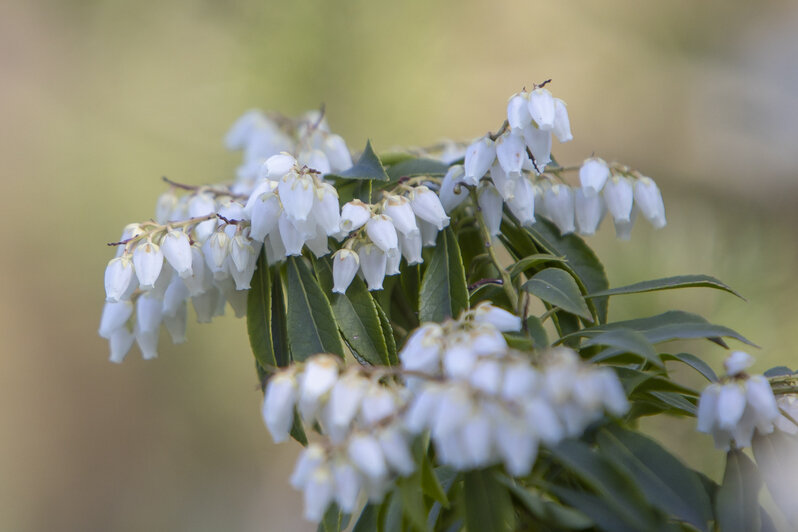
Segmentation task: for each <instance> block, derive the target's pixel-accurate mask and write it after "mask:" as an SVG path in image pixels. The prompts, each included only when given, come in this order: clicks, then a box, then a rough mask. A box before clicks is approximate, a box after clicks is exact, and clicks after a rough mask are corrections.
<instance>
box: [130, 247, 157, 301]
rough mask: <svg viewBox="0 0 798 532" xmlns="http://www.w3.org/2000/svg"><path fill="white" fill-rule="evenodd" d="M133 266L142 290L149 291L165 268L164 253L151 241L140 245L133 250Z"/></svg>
mask: <svg viewBox="0 0 798 532" xmlns="http://www.w3.org/2000/svg"><path fill="white" fill-rule="evenodd" d="M133 266H134V267H135V270H136V277H138V280H139V285H140V286H141V289H142V290H149V289H151V288H153V286H154V285H155V281H157V280H158V276H159V275H160V274H161V268H163V252H162V251H161V247H160V246H159V245H158V244H153V243H152V242H150V241H149V240H147V241H145V242H141V243H139V245H138V246H136V249H135V250H133Z"/></svg>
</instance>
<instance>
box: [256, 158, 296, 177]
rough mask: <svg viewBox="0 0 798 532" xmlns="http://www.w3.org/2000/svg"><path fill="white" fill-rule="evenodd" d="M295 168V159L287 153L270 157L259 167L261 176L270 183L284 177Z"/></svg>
mask: <svg viewBox="0 0 798 532" xmlns="http://www.w3.org/2000/svg"><path fill="white" fill-rule="evenodd" d="M296 166H297V162H296V159H294V157H293V156H292V155H289V154H288V153H278V154H277V155H272V156H271V157H269V158H268V159H266V161H265V162H264V163H263V166H262V167H261V174H262V175H261V176H260V177H264V178H266V179H270V180H272V181H277V180H278V179H280V178H281V177H283V176H284V175H286V174H288V172H290V171H291V170H292V169H294V168H295V167H296Z"/></svg>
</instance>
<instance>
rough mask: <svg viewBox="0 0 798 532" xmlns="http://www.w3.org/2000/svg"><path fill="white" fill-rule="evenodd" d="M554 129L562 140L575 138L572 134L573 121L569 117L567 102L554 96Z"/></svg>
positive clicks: (555, 133) (566, 140) (558, 138)
mask: <svg viewBox="0 0 798 532" xmlns="http://www.w3.org/2000/svg"><path fill="white" fill-rule="evenodd" d="M552 131H553V133H554V136H555V137H557V140H559V141H560V142H568V141H569V140H573V138H574V136H573V135H571V121H570V120H569V119H568V109H566V107H565V102H564V101H562V100H561V99H559V98H554V128H553V130H552Z"/></svg>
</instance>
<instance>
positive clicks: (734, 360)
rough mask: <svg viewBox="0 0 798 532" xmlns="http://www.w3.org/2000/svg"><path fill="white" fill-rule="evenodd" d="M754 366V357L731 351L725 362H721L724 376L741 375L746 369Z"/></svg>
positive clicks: (742, 352) (743, 352)
mask: <svg viewBox="0 0 798 532" xmlns="http://www.w3.org/2000/svg"><path fill="white" fill-rule="evenodd" d="M753 364H754V357H752V356H751V355H749V354H748V353H746V352H745V351H732V352H731V353H730V354H729V356H728V357H726V360H724V361H723V367H724V369H725V370H726V374H727V375H729V376H732V377H733V376H735V375H739V374H741V373H743V372H744V371H745V370H746V369H748V368H750V367H751V366H752V365H753Z"/></svg>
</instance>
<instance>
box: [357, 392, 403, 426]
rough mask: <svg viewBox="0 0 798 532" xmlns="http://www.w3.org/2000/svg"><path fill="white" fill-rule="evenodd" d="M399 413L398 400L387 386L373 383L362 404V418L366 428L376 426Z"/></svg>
mask: <svg viewBox="0 0 798 532" xmlns="http://www.w3.org/2000/svg"><path fill="white" fill-rule="evenodd" d="M396 411H397V403H396V398H395V397H394V394H393V392H392V391H390V390H389V389H388V388H386V387H385V386H381V385H379V384H376V383H372V384H371V385H370V386H369V387H368V389H367V390H366V394H365V396H364V399H363V401H361V404H360V417H361V419H362V420H363V423H364V424H365V425H366V426H374V425H377V424H378V423H380V422H382V421H384V420H385V419H387V418H388V417H390V416H392V415H394V414H395V413H396Z"/></svg>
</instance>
